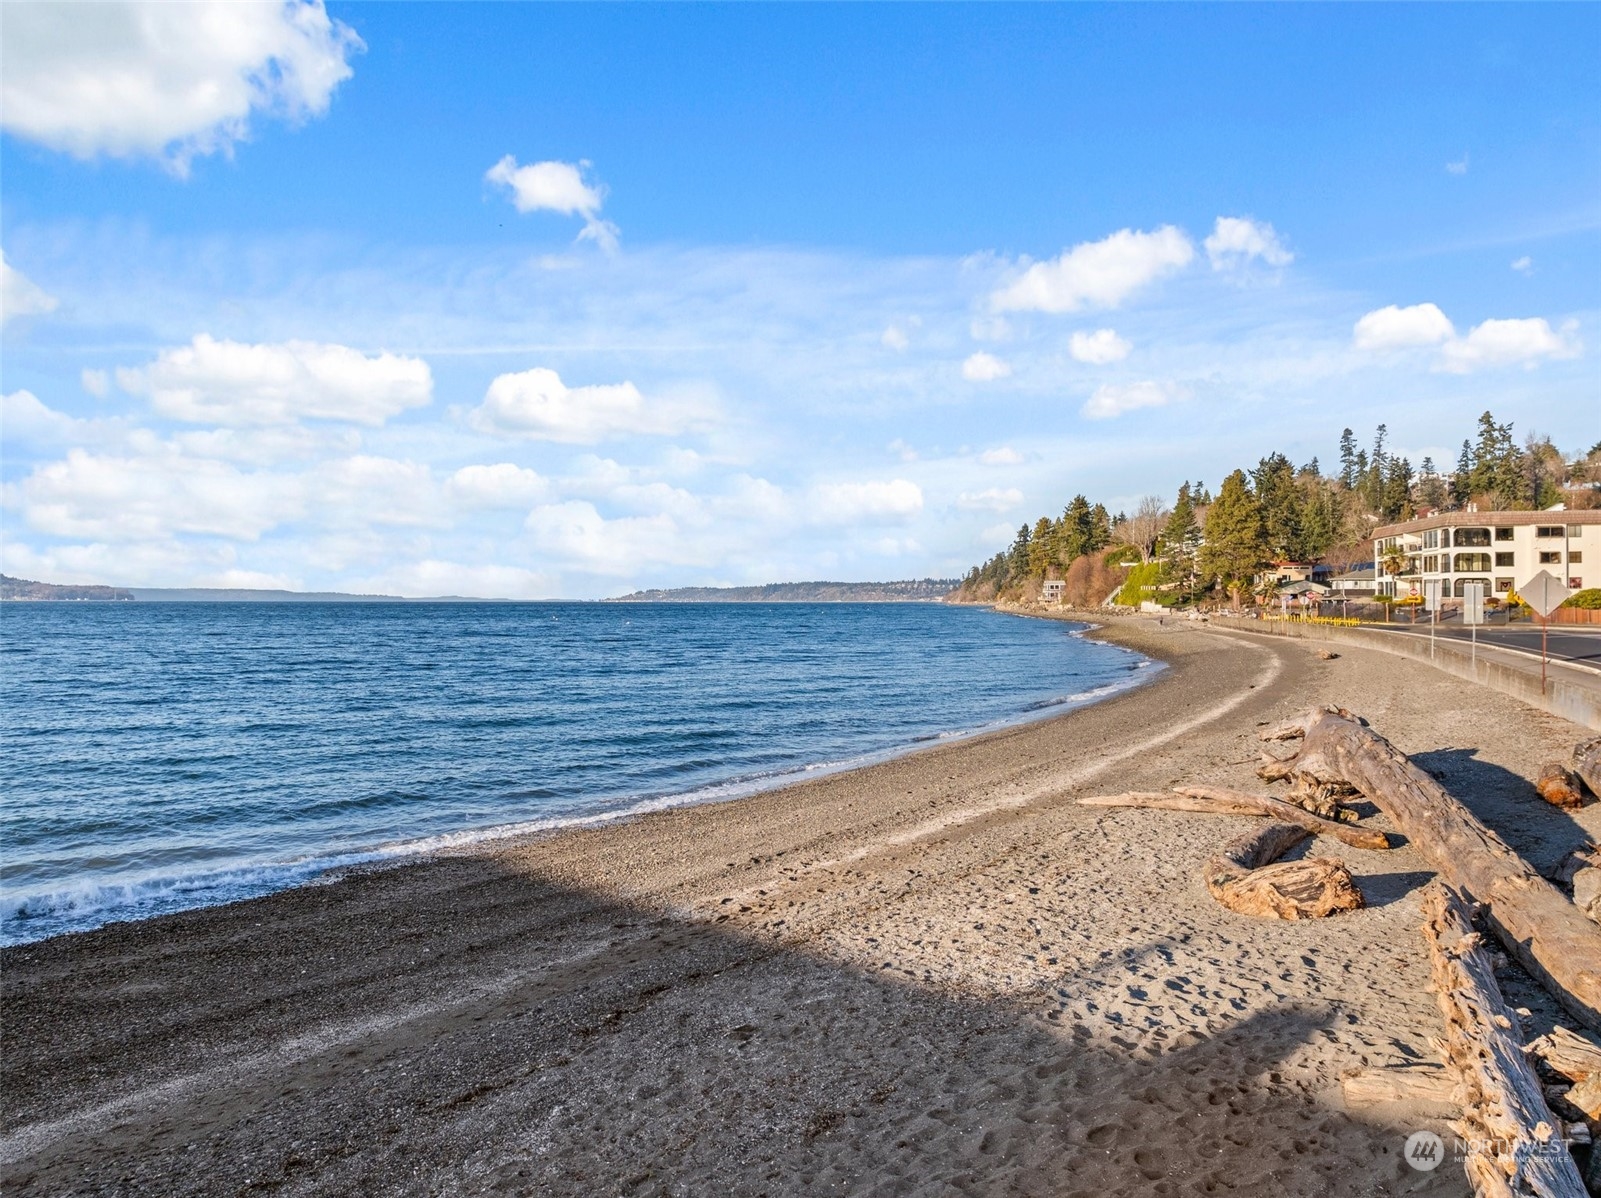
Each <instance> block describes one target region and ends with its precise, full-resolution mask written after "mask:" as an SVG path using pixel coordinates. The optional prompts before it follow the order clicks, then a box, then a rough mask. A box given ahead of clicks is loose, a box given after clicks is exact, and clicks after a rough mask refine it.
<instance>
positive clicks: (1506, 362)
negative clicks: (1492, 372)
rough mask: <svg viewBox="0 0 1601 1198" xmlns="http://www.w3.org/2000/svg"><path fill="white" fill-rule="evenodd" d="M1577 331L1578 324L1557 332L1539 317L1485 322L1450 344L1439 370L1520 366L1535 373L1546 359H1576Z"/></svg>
mask: <svg viewBox="0 0 1601 1198" xmlns="http://www.w3.org/2000/svg"><path fill="white" fill-rule="evenodd" d="M1578 330H1579V326H1578V323H1577V322H1576V321H1569V322H1567V323H1566V324H1564V325H1563V326H1562V328H1561V329H1560V330H1556V329H1553V328H1552V327H1551V325H1550V324H1549V323H1548V322H1547V321H1545V320H1542V319H1539V318H1533V319H1528V320H1486V321H1485V322H1484V323H1483V324H1478V325H1475V326H1474V327H1473V328H1472V330H1471V331H1469V333H1468V335H1467V336H1466V337H1460V338H1454V339H1452V340H1450V341H1447V342H1446V343H1445V345H1443V346H1442V347H1441V349H1440V363H1439V366H1438V367H1437V369H1439V370H1443V371H1446V372H1447V373H1450V374H1467V373H1468V372H1470V371H1473V370H1479V369H1481V368H1484V367H1488V366H1513V365H1521V366H1523V367H1525V368H1526V369H1530V370H1532V369H1533V368H1534V367H1536V366H1538V365H1539V364H1540V362H1541V361H1543V360H1544V359H1547V358H1576V357H1578V356H1579V354H1580V353H1581V352H1582V350H1583V346H1582V345H1581V343H1580V341H1579V337H1578Z"/></svg>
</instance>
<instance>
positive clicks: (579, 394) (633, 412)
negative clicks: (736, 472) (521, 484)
mask: <svg viewBox="0 0 1601 1198" xmlns="http://www.w3.org/2000/svg"><path fill="white" fill-rule="evenodd" d="M706 415H707V413H706V410H705V409H704V407H702V406H701V405H698V404H694V403H688V402H683V401H676V402H675V401H669V400H665V399H650V400H647V399H646V398H645V396H644V395H642V394H640V391H639V388H638V387H636V386H634V384H633V383H629V382H622V383H602V384H594V385H591V386H586V387H569V386H567V384H566V383H564V382H562V381H561V376H560V375H558V374H557V373H556V372H555V371H554V370H549V369H547V368H545V367H542V366H540V367H535V368H534V369H533V370H524V371H522V372H521V373H518V374H503V375H500V376H499V377H498V378H496V379H495V380H494V381H493V382H492V383H490V384H489V391H488V392H487V393H486V394H485V396H484V402H483V403H482V404H480V405H479V406H478V407H476V408H474V409H473V410H472V412H471V413H469V415H468V418H467V421H468V423H469V424H471V425H472V426H473V427H474V428H476V429H478V430H479V431H480V432H485V433H496V434H499V435H501V436H508V437H527V438H530V439H532V440H538V441H560V442H565V443H567V444H570V445H593V444H595V443H596V442H599V441H604V440H607V439H609V438H613V437H626V436H631V435H636V434H638V435H647V436H671V435H672V434H674V433H680V432H683V431H684V430H686V429H688V428H692V427H694V426H696V425H698V424H700V423H702V422H703V421H704V420H705V418H706Z"/></svg>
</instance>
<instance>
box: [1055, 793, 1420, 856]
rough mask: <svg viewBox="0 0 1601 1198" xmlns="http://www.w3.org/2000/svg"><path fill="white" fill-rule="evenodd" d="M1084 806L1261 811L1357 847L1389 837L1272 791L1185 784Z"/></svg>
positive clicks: (1382, 843)
mask: <svg viewBox="0 0 1601 1198" xmlns="http://www.w3.org/2000/svg"><path fill="white" fill-rule="evenodd" d="M1079 802H1080V803H1081V804H1083V805H1084V806H1086V807H1147V808H1157V809H1160V810H1163V811H1198V812H1202V813H1204V814H1208V815H1262V816H1267V817H1268V818H1269V819H1275V820H1278V821H1279V822H1280V823H1286V824H1297V825H1299V826H1300V827H1302V828H1305V829H1306V830H1307V831H1308V832H1311V833H1313V834H1314V835H1317V836H1334V837H1337V838H1339V839H1340V840H1343V841H1344V842H1345V843H1346V844H1348V845H1351V846H1353V847H1354V848H1359V849H1387V848H1389V847H1390V841H1389V838H1388V837H1387V836H1385V835H1384V833H1383V832H1380V831H1378V830H1376V829H1374V828H1354V827H1352V826H1351V825H1350V824H1340V823H1335V822H1334V821H1333V820H1327V819H1323V818H1321V817H1320V816H1316V815H1313V814H1312V813H1311V812H1309V811H1306V810H1304V809H1302V808H1300V807H1297V806H1295V805H1294V804H1293V803H1286V802H1285V801H1284V800H1282V799H1276V798H1274V797H1273V796H1272V795H1257V794H1251V793H1250V792H1249V791H1244V790H1223V789H1221V788H1219V787H1216V786H1184V787H1180V788H1179V789H1177V790H1174V791H1172V792H1171V793H1167V792H1163V791H1142V790H1135V791H1129V792H1128V793H1126V794H1117V795H1091V796H1089V797H1087V798H1082V799H1080V800H1079Z"/></svg>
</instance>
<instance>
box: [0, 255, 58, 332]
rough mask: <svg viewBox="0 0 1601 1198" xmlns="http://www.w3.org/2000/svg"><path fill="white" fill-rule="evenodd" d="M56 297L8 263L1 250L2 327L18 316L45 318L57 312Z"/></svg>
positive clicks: (0, 296)
mask: <svg viewBox="0 0 1601 1198" xmlns="http://www.w3.org/2000/svg"><path fill="white" fill-rule="evenodd" d="M56 303H57V301H56V297H55V296H53V295H46V294H45V292H44V289H43V288H42V287H40V286H39V285H38V284H37V283H35V282H34V281H33V280H32V279H30V278H28V276H27V275H25V274H23V273H22V272H21V271H20V270H18V269H17V268H16V267H14V266H12V265H11V263H9V262H7V261H6V252H5V250H3V249H0V325H4V324H6V323H8V322H10V321H12V320H15V319H16V318H17V317H18V316H43V315H44V314H45V313H46V312H54V311H55V310H56Z"/></svg>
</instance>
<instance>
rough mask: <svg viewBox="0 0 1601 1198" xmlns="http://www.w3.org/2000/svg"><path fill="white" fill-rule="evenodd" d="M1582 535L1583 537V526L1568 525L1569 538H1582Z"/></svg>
mask: <svg viewBox="0 0 1601 1198" xmlns="http://www.w3.org/2000/svg"><path fill="white" fill-rule="evenodd" d="M1583 535H1584V525H1582V524H1570V525H1568V536H1570V537H1582V536H1583Z"/></svg>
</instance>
